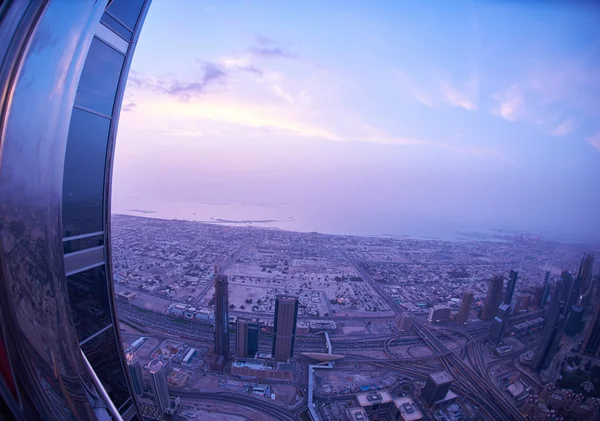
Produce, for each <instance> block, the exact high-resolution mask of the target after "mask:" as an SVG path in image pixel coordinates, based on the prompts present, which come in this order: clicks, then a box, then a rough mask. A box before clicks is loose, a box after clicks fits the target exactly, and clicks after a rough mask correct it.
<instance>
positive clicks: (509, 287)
mask: <svg viewBox="0 0 600 421" xmlns="http://www.w3.org/2000/svg"><path fill="white" fill-rule="evenodd" d="M518 276H519V272H517V271H516V270H511V271H510V273H509V275H508V283H507V284H506V296H505V297H504V304H508V305H510V304H511V303H512V299H513V295H514V294H515V287H516V286H517V277H518Z"/></svg>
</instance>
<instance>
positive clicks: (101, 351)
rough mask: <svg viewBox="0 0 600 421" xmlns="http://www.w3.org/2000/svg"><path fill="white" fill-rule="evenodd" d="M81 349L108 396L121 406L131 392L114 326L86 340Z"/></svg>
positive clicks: (117, 405) (116, 404)
mask: <svg viewBox="0 0 600 421" xmlns="http://www.w3.org/2000/svg"><path fill="white" fill-rule="evenodd" d="M81 349H82V350H83V352H84V353H85V356H86V357H87V359H88V360H89V361H90V364H91V365H92V367H93V368H94V371H95V372H96V374H97V375H98V378H99V379H100V381H101V382H102V384H103V386H104V388H105V389H106V391H107V392H108V396H109V397H110V398H111V400H112V401H113V403H114V404H115V406H116V407H117V408H119V407H121V406H122V405H123V404H124V403H125V401H127V399H129V398H130V394H129V389H128V388H127V383H126V380H125V373H124V372H123V368H122V366H121V356H120V355H119V348H118V347H117V342H116V341H115V333H114V331H113V328H112V327H111V328H110V329H107V330H106V331H105V332H102V333H101V334H100V335H98V336H96V337H95V338H93V339H91V340H90V341H88V342H86V343H85V344H83V345H82V346H81Z"/></svg>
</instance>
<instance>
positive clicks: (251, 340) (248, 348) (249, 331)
mask: <svg viewBox="0 0 600 421" xmlns="http://www.w3.org/2000/svg"><path fill="white" fill-rule="evenodd" d="M259 330H260V329H259V323H258V320H248V319H244V318H238V319H237V322H236V332H235V338H236V341H235V356H236V357H239V358H246V357H255V356H256V353H257V352H258V332H259Z"/></svg>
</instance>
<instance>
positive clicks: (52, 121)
mask: <svg viewBox="0 0 600 421" xmlns="http://www.w3.org/2000/svg"><path fill="white" fill-rule="evenodd" d="M0 3H1V4H2V6H0V34H2V35H0V85H2V92H3V93H2V95H0V109H2V118H1V119H2V123H1V125H2V130H1V133H0V145H2V146H1V148H2V153H0V168H1V171H0V244H2V245H4V246H6V245H7V244H13V245H18V247H17V248H13V247H0V261H1V262H2V264H1V265H0V280H1V281H0V331H1V332H3V334H2V341H1V343H2V345H1V346H0V347H1V348H2V350H4V349H5V351H6V352H5V353H3V355H4V356H5V357H4V358H0V360H2V363H3V364H1V365H2V366H3V367H4V368H7V371H3V373H14V374H15V376H17V377H18V381H15V379H12V374H11V375H10V376H9V377H10V378H8V377H7V378H6V379H5V380H6V383H7V384H12V385H14V390H13V392H14V393H13V394H12V395H9V394H5V393H4V390H5V389H4V386H2V385H0V389H2V393H0V395H1V396H2V398H0V401H4V402H2V403H0V407H1V408H2V409H1V410H0V412H2V414H3V416H4V415H6V412H5V410H6V411H12V410H13V409H14V410H16V411H17V414H15V417H14V418H16V419H27V420H33V419H77V420H82V421H89V420H96V419H97V412H101V411H105V412H106V411H108V412H111V411H113V408H117V411H118V412H119V413H118V414H117V413H113V414H112V415H110V416H111V418H112V419H117V418H119V417H120V418H123V419H124V420H125V421H128V420H130V419H132V418H134V417H137V418H138V419H141V418H142V415H141V412H140V411H139V408H138V405H137V399H136V394H135V392H134V390H133V384H132V379H131V376H130V372H129V370H128V368H127V363H126V360H125V352H124V349H123V345H122V340H121V333H120V329H119V327H118V317H117V310H116V309H117V306H116V303H115V302H114V297H113V294H114V285H113V267H112V238H111V230H110V221H111V214H110V192H111V185H112V168H113V162H114V160H113V153H114V150H115V139H116V134H117V132H118V122H119V118H118V117H119V114H120V111H121V106H122V103H123V95H124V91H125V85H126V83H127V77H128V73H129V68H130V64H131V60H132V58H133V53H134V51H135V47H136V45H137V41H138V37H139V34H140V30H141V28H142V25H143V22H144V18H145V15H146V12H147V10H148V7H149V6H150V0H135V1H128V0H112V1H106V0H105V1H96V0H77V1H72V2H60V1H42V2H40V1H32V0H23V1H8V2H7V1H0ZM67 3H68V4H67ZM49 40H51V42H49ZM17 70H18V71H17ZM88 363H89V364H88ZM94 375H95V376H97V377H98V379H99V380H100V381H99V382H97V383H95V384H92V382H91V379H92V378H94V377H93V376H94ZM0 383H2V382H0ZM2 384H4V383H2ZM100 388H103V389H104V391H106V394H103V393H100V392H102V391H101V390H100ZM98 396H101V397H103V399H97V397H98ZM17 400H18V401H17ZM102 400H105V402H104V403H103V402H102ZM108 400H110V402H111V403H112V404H113V405H112V406H108V405H107V401H108ZM100 406H102V408H103V409H100ZM7 418H8V419H12V418H13V417H12V416H10V415H7Z"/></svg>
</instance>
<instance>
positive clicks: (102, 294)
mask: <svg viewBox="0 0 600 421" xmlns="http://www.w3.org/2000/svg"><path fill="white" fill-rule="evenodd" d="M67 285H68V287H69V301H70V302H71V309H72V310H73V311H72V314H73V321H74V322H75V327H76V328H77V335H78V338H79V342H82V341H84V340H85V339H87V338H89V337H90V336H92V335H93V334H94V333H96V332H98V331H99V330H101V329H103V328H105V327H106V326H108V325H109V324H111V323H112V320H111V315H110V306H109V297H108V290H107V288H106V269H105V267H104V265H102V266H98V267H95V268H92V269H88V270H84V271H83V272H79V273H76V274H74V275H69V276H67Z"/></svg>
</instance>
